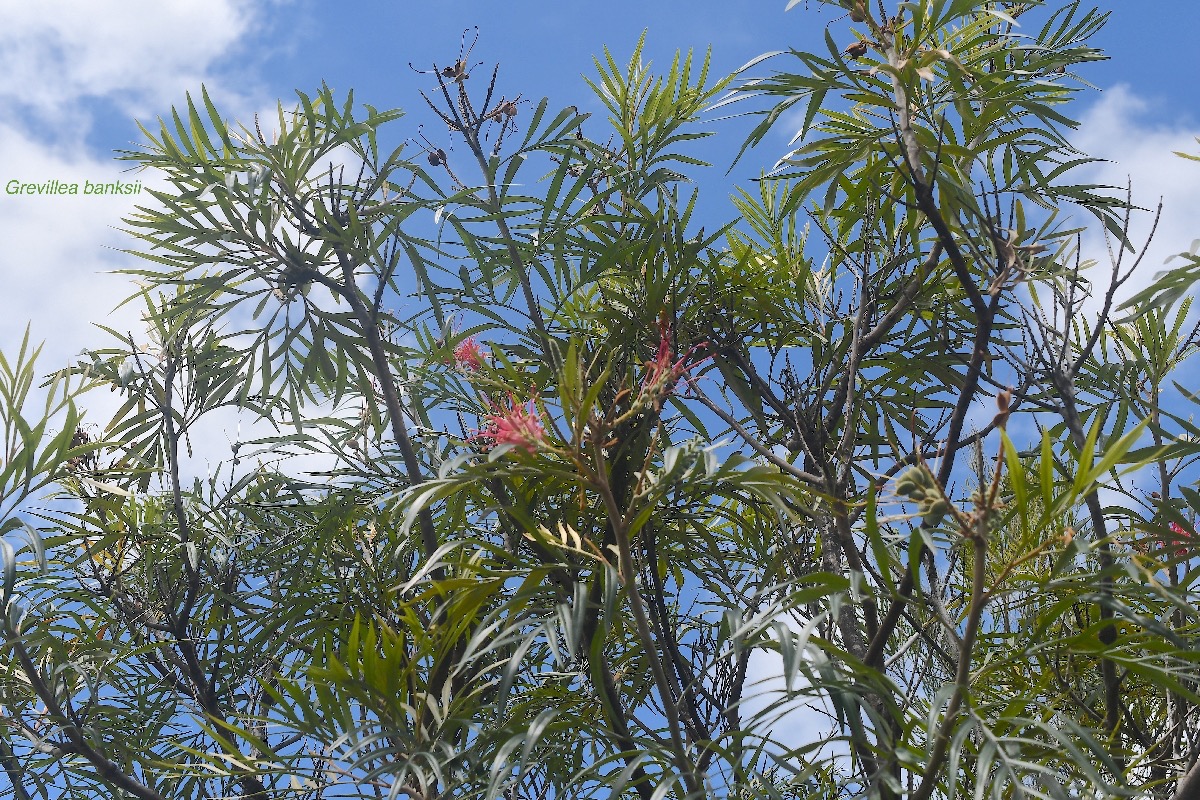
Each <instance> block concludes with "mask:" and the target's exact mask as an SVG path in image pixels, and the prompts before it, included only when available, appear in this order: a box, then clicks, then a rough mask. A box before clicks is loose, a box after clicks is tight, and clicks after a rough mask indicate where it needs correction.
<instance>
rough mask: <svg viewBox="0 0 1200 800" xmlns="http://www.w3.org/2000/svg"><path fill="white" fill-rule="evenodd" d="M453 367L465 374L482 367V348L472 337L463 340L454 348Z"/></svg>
mask: <svg viewBox="0 0 1200 800" xmlns="http://www.w3.org/2000/svg"><path fill="white" fill-rule="evenodd" d="M454 365H455V366H456V367H458V368H459V369H461V370H465V371H467V372H474V371H475V370H477V369H479V368H480V367H482V366H483V348H481V347H480V346H479V343H478V342H476V341H475V337H474V336H470V337H467V338H466V339H463V340H462V341H461V342H459V344H458V347H456V348H454Z"/></svg>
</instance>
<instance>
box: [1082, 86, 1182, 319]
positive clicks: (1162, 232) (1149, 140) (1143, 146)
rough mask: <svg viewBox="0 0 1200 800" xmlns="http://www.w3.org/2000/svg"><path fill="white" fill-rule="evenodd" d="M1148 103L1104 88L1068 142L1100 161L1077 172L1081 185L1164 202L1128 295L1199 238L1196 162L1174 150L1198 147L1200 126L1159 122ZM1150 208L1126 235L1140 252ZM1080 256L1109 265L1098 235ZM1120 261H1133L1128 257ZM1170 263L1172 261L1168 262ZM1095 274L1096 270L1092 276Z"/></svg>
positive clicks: (1146, 202) (1142, 201)
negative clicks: (1095, 185)
mask: <svg viewBox="0 0 1200 800" xmlns="http://www.w3.org/2000/svg"><path fill="white" fill-rule="evenodd" d="M1153 111H1154V108H1153V105H1152V103H1151V102H1150V101H1148V100H1145V99H1143V98H1140V97H1138V96H1136V95H1135V94H1134V93H1133V91H1132V90H1131V89H1130V88H1129V87H1128V86H1124V85H1118V86H1115V87H1113V88H1112V89H1109V90H1107V91H1105V93H1104V94H1103V95H1101V97H1100V99H1099V101H1098V102H1096V103H1095V104H1094V105H1093V106H1092V107H1091V108H1090V109H1088V111H1087V112H1086V113H1085V114H1084V115H1083V117H1082V119H1081V124H1080V128H1079V130H1078V131H1076V132H1075V134H1074V135H1073V136H1072V142H1073V143H1074V144H1075V146H1076V147H1078V148H1079V149H1080V150H1082V151H1083V152H1085V153H1087V154H1088V155H1090V156H1093V157H1095V158H1102V159H1105V161H1104V162H1102V163H1097V164H1091V165H1088V166H1086V167H1084V168H1082V169H1080V170H1078V172H1077V173H1075V174H1076V175H1077V179H1078V180H1079V181H1080V182H1094V183H1098V184H1106V185H1110V186H1116V187H1121V190H1122V191H1123V189H1124V187H1125V186H1126V184H1127V183H1131V185H1132V189H1133V201H1134V203H1136V204H1137V205H1139V206H1142V207H1146V208H1149V209H1151V210H1153V209H1154V208H1156V207H1157V205H1158V201H1159V198H1161V199H1162V204H1163V209H1162V217H1161V219H1160V220H1159V223H1158V229H1157V231H1156V232H1155V234H1154V239H1153V241H1152V242H1151V243H1150V245H1149V247H1148V248H1146V256H1145V258H1144V259H1143V260H1142V264H1141V267H1140V269H1139V272H1138V275H1137V276H1136V277H1135V278H1134V279H1133V280H1132V281H1131V282H1130V283H1129V284H1128V285H1127V286H1126V287H1125V289H1124V291H1123V292H1122V296H1124V297H1128V296H1129V295H1131V294H1133V293H1135V292H1136V291H1138V290H1139V289H1141V288H1144V287H1145V286H1146V285H1148V284H1149V282H1150V281H1151V280H1152V278H1153V276H1154V273H1156V272H1158V271H1160V270H1162V269H1164V266H1163V263H1164V261H1165V260H1166V259H1167V258H1168V257H1169V256H1172V255H1174V254H1176V253H1179V252H1182V251H1184V250H1187V249H1188V248H1190V247H1191V243H1192V241H1193V240H1194V239H1196V238H1200V218H1198V217H1197V215H1196V209H1197V208H1200V164H1197V163H1196V162H1193V161H1187V160H1184V159H1182V158H1180V157H1179V156H1177V155H1175V152H1176V151H1182V152H1187V153H1197V152H1200V144H1198V143H1197V142H1196V137H1197V136H1200V124H1197V123H1196V122H1195V120H1190V119H1188V118H1187V117H1186V116H1184V115H1179V117H1178V118H1177V119H1175V120H1172V121H1170V122H1161V121H1156V120H1155V118H1154V115H1153V113H1152V112H1153ZM1152 220H1153V214H1152V213H1140V214H1135V216H1134V218H1133V219H1132V220H1131V225H1130V235H1131V240H1132V241H1133V243H1134V245H1135V246H1136V247H1138V248H1139V249H1140V248H1141V247H1142V245H1143V244H1144V243H1145V241H1146V237H1147V236H1148V235H1149V233H1150V229H1151V224H1152ZM1083 247H1084V254H1085V256H1086V257H1090V258H1094V259H1097V260H1098V261H1099V265H1098V267H1097V269H1098V270H1107V269H1108V265H1109V261H1108V255H1107V251H1106V248H1105V246H1104V242H1103V240H1102V238H1101V237H1100V236H1099V235H1098V233H1097V234H1096V235H1092V236H1091V237H1089V238H1085V240H1084V243H1083ZM1125 258H1126V261H1125V264H1126V265H1128V264H1130V263H1131V261H1130V256H1129V255H1128V254H1127V255H1126V257H1125ZM1168 266H1169V265H1168ZM1099 278H1100V274H1099V273H1097V275H1096V279H1099Z"/></svg>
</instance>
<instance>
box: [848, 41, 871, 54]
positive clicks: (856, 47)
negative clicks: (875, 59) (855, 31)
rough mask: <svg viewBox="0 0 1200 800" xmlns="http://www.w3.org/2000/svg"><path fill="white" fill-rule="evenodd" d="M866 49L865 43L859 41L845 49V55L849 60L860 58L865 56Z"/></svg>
mask: <svg viewBox="0 0 1200 800" xmlns="http://www.w3.org/2000/svg"><path fill="white" fill-rule="evenodd" d="M867 47H868V44H867V42H865V41H862V40H859V41H857V42H855V43H854V44H852V45H850V46H849V47H847V48H846V55H848V56H850V57H851V58H862V57H863V56H865V55H866V54H867Z"/></svg>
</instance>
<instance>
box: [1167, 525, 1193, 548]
mask: <svg viewBox="0 0 1200 800" xmlns="http://www.w3.org/2000/svg"><path fill="white" fill-rule="evenodd" d="M1168 527H1170V529H1171V533H1173V534H1175V535H1176V536H1178V537H1179V538H1180V539H1181V540H1182V541H1180V542H1178V546H1177V547H1176V548H1175V555H1177V556H1186V555H1187V554H1188V550H1189V549H1190V547H1191V546H1193V545H1194V543H1193V542H1192V541H1189V540H1193V539H1195V538H1196V532H1195V531H1189V530H1188V529H1187V528H1185V527H1183V526H1182V525H1180V524H1179V523H1178V522H1172V523H1171V524H1170V525H1169V526H1168Z"/></svg>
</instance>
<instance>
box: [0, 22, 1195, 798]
mask: <svg viewBox="0 0 1200 800" xmlns="http://www.w3.org/2000/svg"><path fill="white" fill-rule="evenodd" d="M824 4H826V5H833V6H840V7H841V8H842V11H843V12H844V13H842V14H841V15H840V16H837V17H836V18H835V19H833V20H832V21H831V22H830V23H829V24H828V28H827V36H826V40H827V45H828V47H827V50H826V51H824V52H819V53H816V52H802V51H790V52H785V53H771V54H765V55H764V56H763V57H762V58H761V59H756V60H755V61H754V62H751V63H750V64H748V65H746V66H745V67H744V68H743V69H742V70H740V71H739V72H738V73H737V74H735V75H731V76H727V77H714V76H712V75H710V74H709V69H708V60H707V58H705V57H700V56H698V55H695V54H692V53H681V54H679V55H678V56H677V57H676V59H675V60H674V61H673V62H672V63H671V64H669V65H666V68H665V69H660V70H659V71H654V69H653V68H652V67H653V65H648V64H645V63H643V60H642V58H641V47H640V46H639V47H638V48H637V49H635V50H634V52H633V54H632V55H631V56H630V57H629V58H628V59H627V60H626V59H621V60H618V59H617V57H616V56H614V55H613V54H610V53H609V52H608V51H607V50H605V51H603V55H602V56H601V57H599V58H598V59H597V60H596V72H595V74H594V75H593V76H592V77H591V79H590V80H589V81H588V82H587V86H586V87H582V86H581V92H583V91H588V90H590V91H591V92H592V93H594V96H595V97H596V98H597V99H598V100H599V102H600V103H602V105H603V107H604V109H605V111H606V115H603V114H602V115H589V114H587V113H584V112H582V111H580V106H582V105H583V104H582V103H581V104H580V106H570V107H567V108H564V109H557V108H554V107H552V106H551V105H550V103H549V102H548V101H546V100H541V101H537V100H534V99H532V98H527V97H523V96H520V95H516V96H513V93H512V92H511V90H506V87H505V83H504V76H503V70H502V69H501V68H500V67H496V68H495V69H494V70H493V69H487V68H484V67H482V66H476V65H475V64H473V63H472V62H470V60H469V59H465V58H463V57H462V56H461V55H460V57H459V58H458V59H457V60H454V61H451V62H449V63H444V64H443V63H439V64H433V65H429V69H428V72H427V73H426V75H425V78H426V79H427V90H426V92H425V93H424V94H423V95H422V96H420V97H417V98H410V99H409V103H410V106H413V107H414V108H416V109H418V110H420V113H422V114H425V113H428V114H432V115H433V117H432V119H434V120H435V121H436V125H431V126H429V127H428V128H422V127H418V126H417V125H415V124H414V125H409V124H408V121H407V119H406V118H405V117H404V115H403V114H402V113H401V112H400V111H399V110H380V109H378V108H376V107H374V106H372V105H368V104H365V103H360V102H358V101H357V100H356V98H354V96H353V95H352V94H346V95H345V96H343V95H340V94H338V93H335V92H334V91H333V90H331V89H330V88H328V87H324V86H323V87H321V88H320V89H319V90H317V91H316V92H314V93H311V94H307V93H298V103H289V104H284V103H281V104H280V105H279V107H278V113H277V115H276V116H275V117H274V118H272V119H258V118H255V119H253V120H246V121H243V122H241V123H239V122H235V121H231V120H228V119H226V118H225V117H224V116H223V115H222V113H221V111H220V109H218V108H217V107H216V106H215V104H214V103H213V101H212V100H211V98H210V97H209V95H208V93H207V92H206V91H204V90H203V89H202V88H201V89H199V91H198V92H197V93H194V94H192V95H189V96H188V97H186V98H184V99H183V101H182V102H181V104H180V105H179V106H177V107H176V108H174V109H172V110H171V111H170V113H168V114H165V115H164V116H163V117H162V118H161V119H160V120H158V122H157V123H156V124H153V125H146V126H144V127H143V128H142V130H143V134H144V137H145V142H144V146H142V147H141V148H139V149H136V150H133V151H130V152H126V153H123V154H121V158H122V159H124V160H126V161H128V162H129V163H130V165H131V166H133V167H136V168H138V169H141V170H146V171H149V172H151V173H153V174H155V175H157V176H159V177H160V178H161V179H163V180H165V183H166V186H167V187H168V188H166V189H164V190H155V189H149V188H148V189H147V190H148V191H149V193H150V195H151V197H152V202H149V201H148V202H146V203H145V204H144V205H143V206H140V207H139V208H138V210H137V211H136V213H134V214H132V215H131V216H130V217H129V218H128V219H127V220H126V221H125V224H126V227H127V230H128V233H129V235H130V246H129V254H130V268H129V269H128V270H127V273H128V274H129V276H130V277H131V279H133V280H134V281H135V287H136V288H135V290H134V292H133V294H132V296H131V297H130V299H129V300H128V301H127V302H131V303H136V304H139V305H140V306H141V307H143V308H144V313H143V319H144V321H145V327H144V328H143V329H140V330H136V331H120V330H111V329H106V331H107V335H108V336H109V339H108V341H107V343H106V344H105V345H103V346H99V347H97V348H96V349H94V350H92V351H90V352H89V353H88V354H87V357H86V358H84V359H83V360H81V361H80V362H79V363H78V364H75V365H71V366H67V367H65V368H60V369H56V370H55V371H54V372H52V373H51V376H50V380H49V383H48V384H47V386H46V387H45V388H46V391H47V392H48V400H47V402H46V405H45V408H44V409H38V410H37V413H34V412H33V411H31V410H30V406H31V405H32V403H31V401H30V397H31V393H33V392H34V390H35V386H36V383H37V380H38V373H37V371H36V363H35V358H36V348H34V347H32V346H31V345H30V344H29V343H28V342H26V343H24V344H23V345H22V346H21V348H20V352H19V353H18V354H17V355H16V356H15V357H12V356H9V357H4V358H0V400H2V401H3V402H2V403H0V410H2V412H3V419H2V420H0V422H3V425H4V434H5V438H4V448H5V449H4V461H3V469H2V471H0V511H2V512H3V514H4V516H3V517H2V519H3V527H2V528H0V532H3V534H4V538H3V539H0V565H2V566H3V583H2V586H0V601H2V602H3V612H4V613H3V615H0V628H2V630H0V633H2V635H3V644H2V645H0V648H2V649H0V653H2V654H3V655H2V659H0V664H2V665H3V671H2V672H0V709H2V710H3V715H2V716H0V764H3V767H4V770H3V774H5V775H6V776H7V778H8V781H9V783H10V786H9V788H8V789H7V790H5V791H0V797H14V798H19V800H27V799H28V798H33V797H44V798H80V800H82V799H83V798H89V799H90V798H102V797H103V798H108V797H119V798H139V799H140V800H163V799H164V798H225V797H229V798H232V797H239V798H247V799H252V800H275V799H276V798H284V797H287V798H305V799H306V800H317V799H318V798H340V797H367V798H382V797H389V798H395V797H401V796H403V797H407V798H412V799H413V800H433V798H450V797H480V798H501V797H502V798H505V799H506V800H517V798H521V799H522V800H524V799H526V798H528V799H529V800H543V799H546V800H550V799H551V798H568V797H593V796H595V797H612V798H633V797H637V798H639V799H640V800H659V798H679V800H683V798H700V797H714V798H716V797H727V798H731V799H732V798H737V799H738V800H742V799H745V800H749V799H750V798H764V799H765V798H772V800H775V799H776V798H809V797H841V796H846V797H850V796H859V795H869V796H872V797H881V798H889V799H890V798H901V797H904V798H913V799H914V800H926V799H927V798H931V797H938V798H954V797H956V796H959V795H971V796H974V797H984V796H991V797H995V798H1010V797H1014V798H1015V797H1026V796H1033V797H1047V798H1055V799H1056V800H1057V799H1058V798H1066V797H1124V796H1129V797H1133V796H1138V797H1161V798H1172V797H1173V798H1179V800H1184V798H1197V797H1200V767H1197V760H1198V755H1200V738H1198V734H1197V730H1200V721H1198V709H1200V695H1198V694H1197V687H1198V685H1200V684H1198V681H1200V664H1198V663H1197V662H1198V656H1200V648H1198V645H1197V641H1198V639H1197V636H1198V632H1200V631H1198V628H1197V612H1196V578H1197V565H1198V564H1200V558H1197V556H1200V552H1198V547H1200V543H1198V542H1197V539H1196V534H1195V525H1196V516H1197V514H1198V513H1200V493H1198V492H1197V488H1196V482H1197V474H1196V470H1195V463H1196V459H1197V456H1200V429H1197V427H1196V425H1195V423H1194V422H1193V421H1192V419H1191V414H1192V413H1193V410H1194V404H1195V403H1196V402H1197V398H1196V396H1195V394H1194V393H1193V392H1192V390H1191V388H1190V387H1189V385H1188V384H1187V382H1186V381H1182V378H1181V375H1182V373H1181V372H1180V370H1181V368H1182V365H1183V363H1184V362H1185V361H1186V360H1187V359H1188V358H1189V357H1190V356H1192V355H1193V354H1194V352H1195V351H1196V349H1197V346H1198V344H1200V333H1198V330H1197V328H1196V327H1195V325H1194V324H1193V323H1192V321H1191V317H1189V313H1188V312H1189V301H1188V299H1187V293H1188V291H1189V289H1190V287H1191V286H1192V284H1193V282H1194V281H1195V279H1196V278H1197V277H1198V276H1200V257H1197V255H1196V254H1195V253H1191V254H1188V253H1184V254H1181V256H1180V257H1179V260H1177V261H1176V262H1175V263H1174V266H1173V268H1172V269H1171V270H1169V271H1168V272H1166V273H1163V274H1160V275H1158V276H1155V277H1153V278H1150V277H1148V276H1146V274H1145V268H1144V267H1143V265H1142V264H1141V260H1142V259H1141V257H1140V253H1141V252H1143V249H1144V245H1145V243H1144V242H1135V241H1131V240H1130V238H1129V235H1128V232H1129V230H1130V220H1131V219H1132V217H1133V215H1136V214H1153V211H1146V210H1145V209H1143V208H1140V207H1139V206H1138V205H1137V204H1136V203H1135V202H1134V200H1133V195H1132V193H1131V192H1130V191H1128V190H1127V188H1126V187H1108V186H1097V185H1090V184H1087V183H1085V182H1080V181H1081V179H1080V178H1078V177H1077V176H1078V175H1079V174H1080V168H1081V167H1084V166H1086V165H1087V164H1088V163H1089V161H1090V159H1089V157H1088V155H1087V154H1086V153H1081V152H1079V151H1078V150H1076V149H1075V148H1074V147H1073V146H1072V144H1071V139H1070V135H1069V134H1070V130H1071V129H1072V128H1074V127H1075V126H1076V123H1075V122H1074V121H1073V120H1072V118H1071V116H1070V115H1071V105H1070V104H1071V102H1072V101H1073V100H1074V99H1075V97H1076V95H1077V94H1079V93H1080V92H1082V91H1084V90H1086V89H1087V87H1088V84H1087V83H1086V82H1085V80H1084V79H1083V77H1082V75H1083V74H1085V73H1086V70H1087V66H1088V64H1089V63H1090V62H1093V61H1097V60H1100V59H1102V58H1103V57H1104V56H1103V54H1102V53H1101V52H1100V51H1098V50H1097V49H1095V48H1094V47H1092V46H1091V45H1090V44H1089V41H1090V39H1091V38H1092V37H1093V36H1094V35H1095V34H1096V32H1097V31H1098V30H1099V29H1100V28H1101V26H1102V25H1103V24H1104V21H1105V14H1104V13H1103V12H1102V11H1099V10H1090V9H1088V8H1087V7H1085V6H1082V5H1081V4H1080V3H1077V2H1058V1H1057V0H1045V2H1040V1H1038V0H1030V1H1028V2H992V1H991V0H919V1H918V2H902V3H894V4H889V3H885V2H880V3H878V7H876V6H874V5H872V4H869V3H866V2H857V1H856V0H841V1H840V2H838V3H834V2H831V1H830V2H826V3H824ZM791 5H792V6H796V5H797V3H796V2H793V3H792V4H791ZM791 13H793V14H797V13H802V10H801V9H792V10H791ZM722 115H737V116H743V115H747V116H751V117H753V118H754V120H755V127H754V128H753V131H752V133H751V134H750V136H749V138H748V139H747V140H746V141H745V142H737V143H734V145H733V146H732V147H731V149H730V152H731V153H732V152H738V155H737V158H738V159H740V160H742V161H743V162H745V161H746V160H748V159H760V160H763V163H764V170H763V174H762V177H761V178H760V179H758V180H756V181H753V182H750V183H748V184H746V185H745V186H742V187H740V188H739V189H738V191H737V193H736V194H735V195H734V196H733V197H732V198H730V205H729V207H728V210H727V215H726V217H725V218H724V219H716V220H714V219H712V218H709V217H708V216H705V218H701V216H700V214H699V213H698V211H697V198H698V196H699V193H700V192H701V191H704V184H703V180H702V176H703V174H704V173H703V169H702V168H703V167H705V166H706V165H705V164H703V163H702V162H700V161H699V159H698V158H697V157H696V156H695V155H694V152H693V150H692V145H693V143H694V141H695V140H696V139H698V138H700V137H704V136H709V135H717V136H721V135H723V134H722V132H721V131H722V128H721V124H720V122H719V120H717V119H716V118H719V117H721V116H722ZM406 126H407V127H406ZM434 127H436V128H437V133H433V132H431V131H432V129H433V128H434ZM792 127H794V128H796V131H795V132H796V136H795V139H794V140H793V149H790V150H788V151H787V152H784V153H779V152H767V153H765V158H764V151H765V150H769V149H770V146H769V143H770V142H772V141H774V139H773V138H772V137H770V136H769V134H770V133H771V132H772V131H777V130H779V129H780V128H789V132H791V131H790V128H792ZM739 147H740V151H739V149H738V148H739ZM718 166H726V165H718ZM1181 166H1182V162H1181ZM1135 180H1136V176H1135ZM148 186H149V184H148ZM1097 238H1102V241H1104V242H1107V243H1108V245H1109V246H1108V250H1107V261H1096V260H1094V259H1093V256H1094V255H1095V254H1094V253H1091V252H1089V251H1088V248H1087V246H1086V242H1088V241H1094V240H1096V239H1097ZM55 366H56V367H59V366H61V365H55ZM1181 381H1182V382H1181ZM98 392H109V393H118V394H119V396H120V397H121V406H120V409H119V410H118V412H117V413H116V414H115V415H114V416H113V417H112V419H111V420H94V419H91V418H90V417H88V416H86V415H85V413H84V412H83V410H82V409H84V408H86V407H87V405H88V402H89V397H90V396H95V394H94V393H98ZM214 420H215V421H218V422H219V423H220V424H222V425H228V424H230V420H238V421H239V425H244V428H245V431H246V433H245V434H243V432H242V427H239V428H238V433H237V436H236V438H234V439H232V442H231V445H230V446H229V447H228V449H227V450H224V451H222V452H220V453H219V454H218V459H217V460H218V462H219V463H216V464H215V465H214V466H212V468H210V469H209V470H208V473H207V474H206V475H205V476H203V477H201V476H200V474H199V470H198V469H197V467H196V463H197V462H196V461H195V460H194V459H193V458H192V454H193V453H194V451H195V450H196V449H197V448H199V449H203V450H205V452H206V453H208V452H211V450H212V448H214V447H217V446H218V445H215V444H214V443H213V441H212V439H213V436H212V432H211V431H212V428H211V425H212V423H213V421H214ZM206 426H209V427H206ZM47 493H49V494H47Z"/></svg>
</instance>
